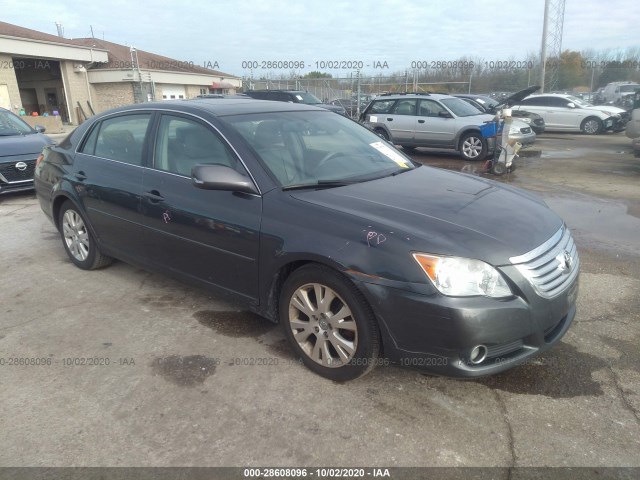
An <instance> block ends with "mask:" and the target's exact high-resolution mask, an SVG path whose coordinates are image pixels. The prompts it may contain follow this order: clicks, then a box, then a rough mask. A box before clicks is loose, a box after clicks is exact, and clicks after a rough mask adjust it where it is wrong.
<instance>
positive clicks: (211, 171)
mask: <svg viewBox="0 0 640 480" xmlns="http://www.w3.org/2000/svg"><path fill="white" fill-rule="evenodd" d="M191 181H192V182H193V184H194V185H195V186H196V187H198V188H202V189H204V190H223V191H228V192H242V193H254V194H258V190H257V189H256V187H255V185H254V184H253V181H252V180H251V179H250V178H249V177H246V176H244V175H242V174H240V173H238V172H237V171H235V170H234V169H232V168H229V167H225V166H224V165H196V166H194V167H193V168H192V169H191Z"/></svg>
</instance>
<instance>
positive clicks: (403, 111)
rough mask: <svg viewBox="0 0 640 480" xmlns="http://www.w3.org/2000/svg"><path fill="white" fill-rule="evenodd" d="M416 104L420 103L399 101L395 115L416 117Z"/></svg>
mask: <svg viewBox="0 0 640 480" xmlns="http://www.w3.org/2000/svg"><path fill="white" fill-rule="evenodd" d="M416 103H418V102H417V101H416V100H399V101H398V103H397V104H396V107H395V109H394V110H393V113H395V114H396V115H415V114H416Z"/></svg>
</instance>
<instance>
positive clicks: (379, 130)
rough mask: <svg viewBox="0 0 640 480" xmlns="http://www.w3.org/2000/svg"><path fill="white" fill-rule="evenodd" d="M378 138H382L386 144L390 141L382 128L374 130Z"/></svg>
mask: <svg viewBox="0 0 640 480" xmlns="http://www.w3.org/2000/svg"><path fill="white" fill-rule="evenodd" d="M374 131H375V132H376V133H377V134H378V135H379V136H381V137H382V138H384V139H385V140H386V141H387V142H388V141H389V140H390V139H389V134H388V133H387V131H386V130H384V129H382V128H376V129H375V130H374Z"/></svg>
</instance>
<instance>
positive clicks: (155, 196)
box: [142, 190, 164, 203]
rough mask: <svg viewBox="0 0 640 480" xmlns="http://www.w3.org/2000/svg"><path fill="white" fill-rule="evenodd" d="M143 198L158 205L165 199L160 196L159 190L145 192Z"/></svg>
mask: <svg viewBox="0 0 640 480" xmlns="http://www.w3.org/2000/svg"><path fill="white" fill-rule="evenodd" d="M142 196H143V197H145V198H148V199H149V201H150V202H151V203H158V202H162V201H163V200H164V197H163V196H162V195H160V192H158V191H157V190H151V191H150V192H144V193H143V194H142Z"/></svg>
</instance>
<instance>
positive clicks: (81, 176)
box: [74, 170, 87, 182]
mask: <svg viewBox="0 0 640 480" xmlns="http://www.w3.org/2000/svg"><path fill="white" fill-rule="evenodd" d="M74 177H76V179H78V180H80V181H81V182H82V181H83V180H86V179H87V176H86V175H85V174H84V172H83V171H82V170H80V171H79V172H76V173H75V174H74Z"/></svg>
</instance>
